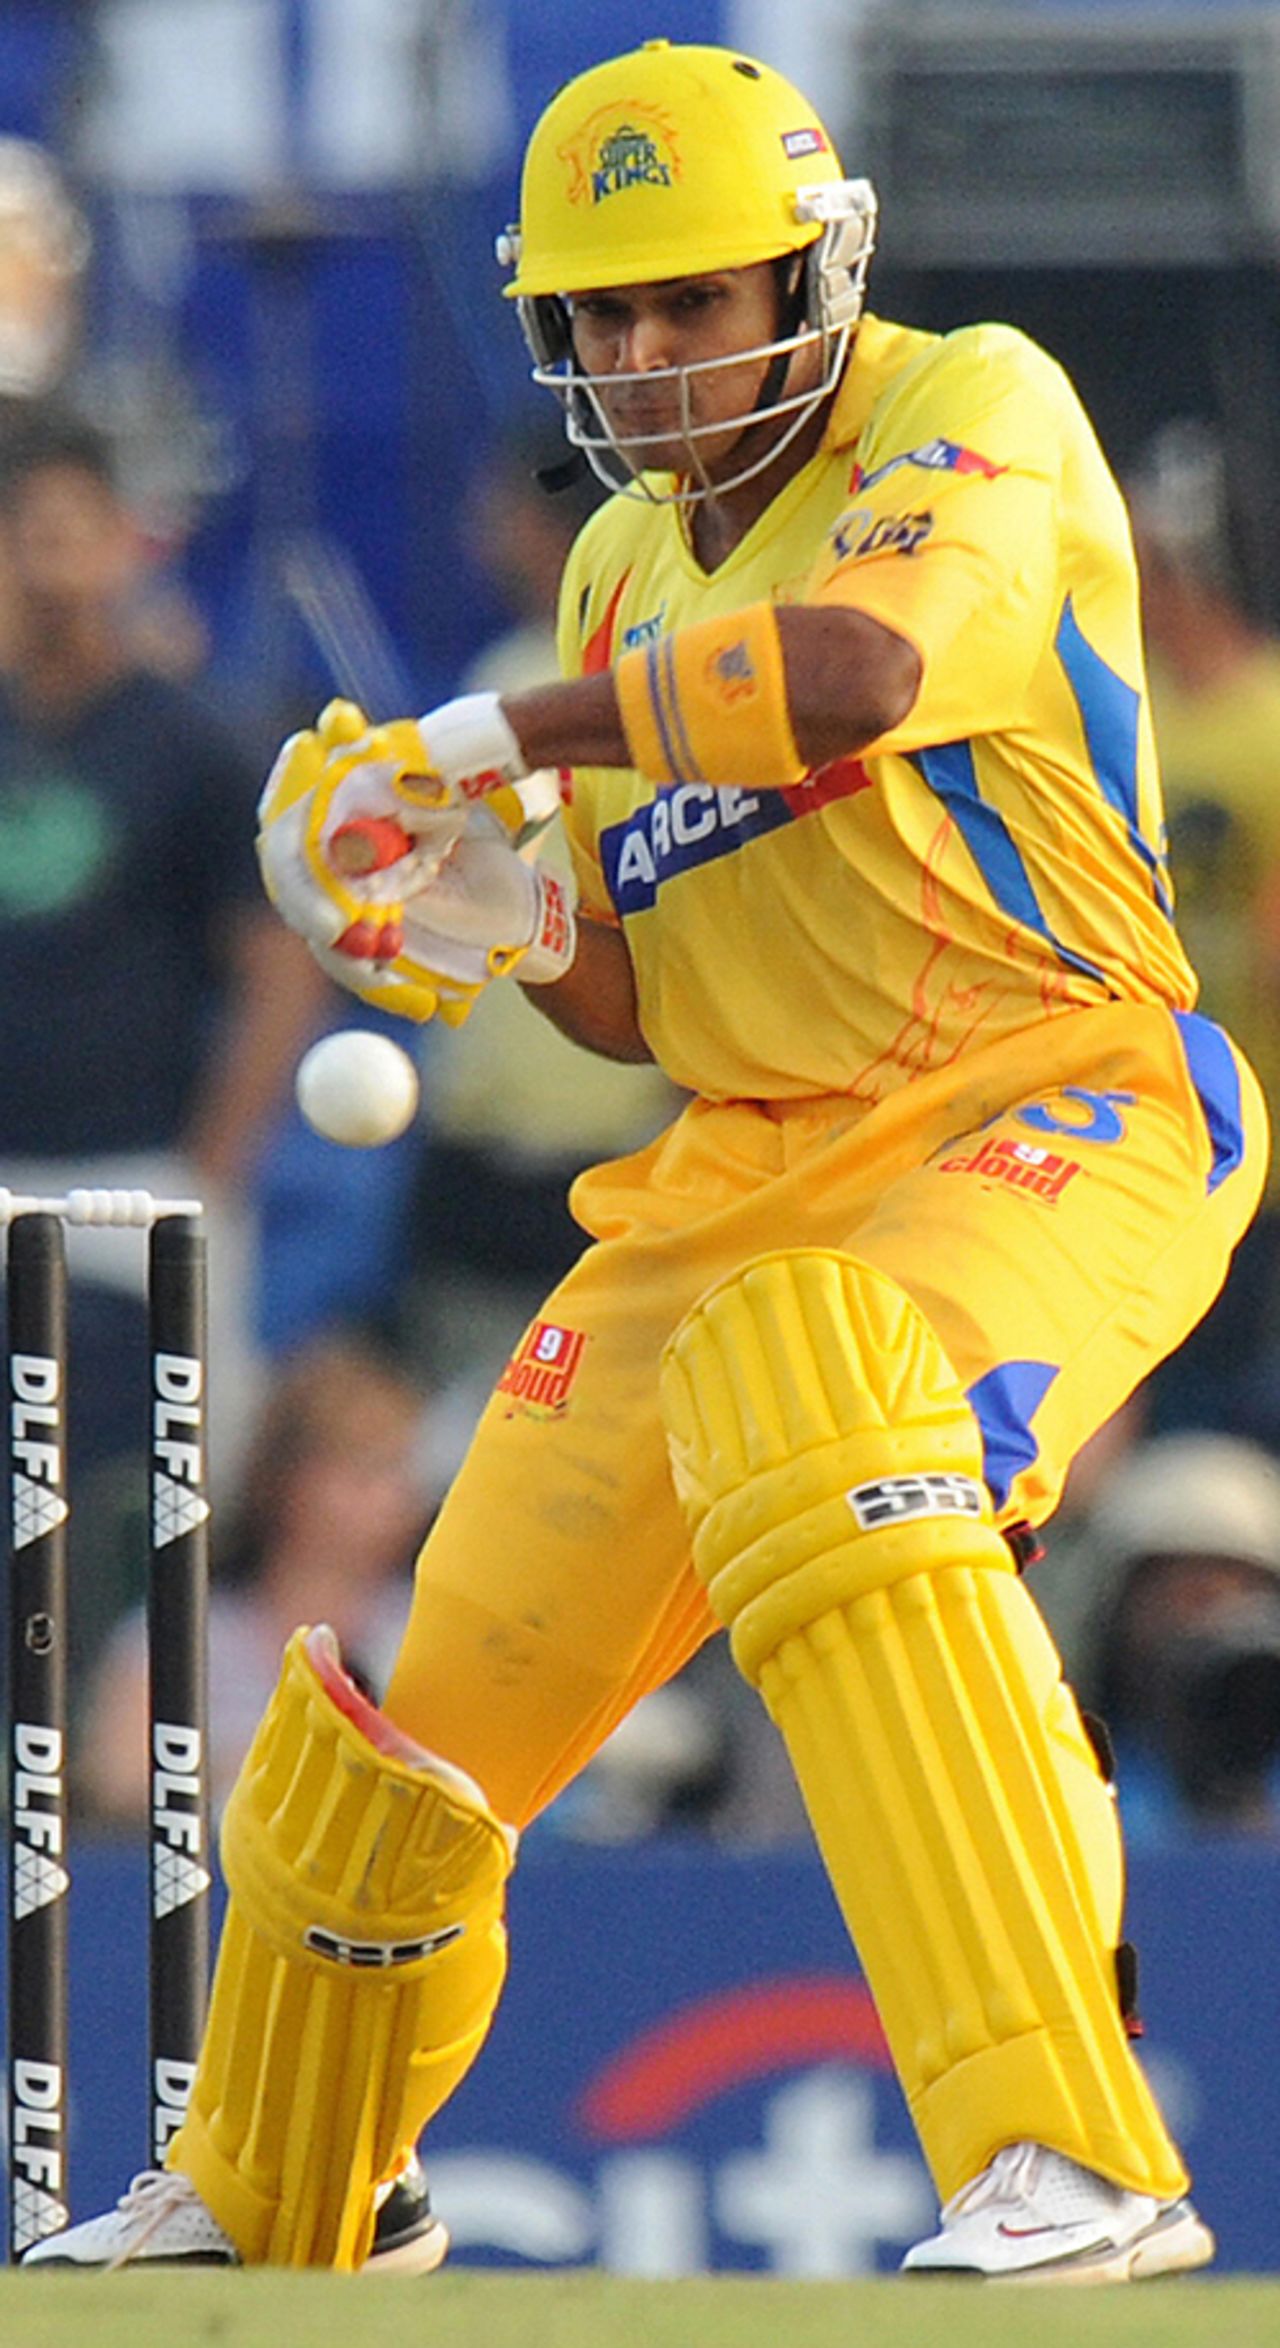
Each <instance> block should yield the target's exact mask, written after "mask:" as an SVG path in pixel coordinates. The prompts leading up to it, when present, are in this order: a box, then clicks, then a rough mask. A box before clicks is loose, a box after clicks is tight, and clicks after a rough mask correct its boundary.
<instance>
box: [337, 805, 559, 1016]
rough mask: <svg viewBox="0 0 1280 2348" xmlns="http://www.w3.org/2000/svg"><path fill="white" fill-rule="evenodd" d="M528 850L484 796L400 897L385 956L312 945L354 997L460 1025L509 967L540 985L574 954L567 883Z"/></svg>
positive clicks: (506, 974) (530, 983)
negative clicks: (391, 947)
mask: <svg viewBox="0 0 1280 2348" xmlns="http://www.w3.org/2000/svg"><path fill="white" fill-rule="evenodd" d="M535 857H536V851H534V852H532V853H531V852H530V851H529V850H528V849H525V850H521V849H519V848H517V847H516V845H515V843H514V840H513V837H512V833H511V831H510V829H509V827H508V825H507V823H506V822H505V821H504V819H503V818H502V816H501V815H500V814H499V812H498V811H497V809H496V808H495V806H494V804H493V802H492V801H491V800H487V799H486V800H476V801H475V802H474V803H473V805H472V806H471V807H469V808H468V809H467V810H466V813H465V821H464V825H463V829H462V832H461V834H460V835H459V837H458V838H457V839H456V840H455V841H454V842H453V844H452V846H451V847H450V849H449V852H448V854H447V856H446V857H445V858H444V860H443V861H442V863H441V864H440V866H439V868H438V870H437V871H436V872H435V873H434V874H433V876H432V878H431V879H430V880H428V881H427V882H426V884H425V885H424V886H423V887H422V888H420V889H418V890H416V891H415V893H414V894H413V896H411V897H410V898H409V899H408V900H407V902H406V904H405V907H404V918H403V923H402V926H401V932H400V937H399V942H398V950H397V952H396V953H395V955H394V956H393V957H392V958H391V959H390V960H387V959H378V960H376V961H371V960H368V959H361V958H359V957H356V956H353V955H352V954H351V952H350V951H349V950H346V949H344V950H341V951H339V950H338V949H337V948H333V947H329V948H325V947H313V949H312V951H313V952H314V953H315V956H316V959H317V961H318V962H319V963H320V965H321V967H322V968H323V969H324V970H327V971H328V973H329V975H330V977H331V978H335V979H336V980H337V981H338V984H339V985H340V986H345V987H347V988H348V989H349V990H350V991H351V992H352V993H353V994H357V995H359V996H360V997H361V999H362V1001H364V1002H366V1003H373V1004H376V1005H377V1007H378V1008H379V1009H380V1010H383V1011H392V1012H399V1013H400V1014H401V1015H402V1016H403V1017H404V1018H407V1019H416V1020H426V1019H433V1018H437V1017H438V1018H440V1019H443V1020H444V1021H445V1023H446V1024H447V1025H448V1026H450V1027H460V1026H461V1024H462V1022H463V1020H464V1019H465V1018H466V1016H467V1014H468V1012H469V1011H470V1009H471V1006H472V1004H473V1003H474V1002H475V1000H476V997H477V996H478V995H479V994H480V993H481V992H482V991H483V989H484V988H485V987H486V986H488V985H489V983H490V981H491V980H492V979H495V978H507V977H510V976H511V974H512V973H513V972H514V973H517V974H518V976H519V978H520V980H521V983H522V984H523V985H525V986H547V985H550V983H551V982H552V980H554V979H557V978H562V977H563V976H564V973H565V971H566V970H568V968H569V966H570V964H571V963H572V961H573V958H574V954H575V953H576V951H577V924H576V921H575V916H574V906H575V897H574V891H573V887H572V884H571V883H570V882H568V881H567V880H565V879H562V878H561V877H560V876H559V875H558V874H556V873H553V872H550V871H548V870H546V869H545V868H544V867H542V866H540V865H539V864H538V863H537V862H536V860H535Z"/></svg>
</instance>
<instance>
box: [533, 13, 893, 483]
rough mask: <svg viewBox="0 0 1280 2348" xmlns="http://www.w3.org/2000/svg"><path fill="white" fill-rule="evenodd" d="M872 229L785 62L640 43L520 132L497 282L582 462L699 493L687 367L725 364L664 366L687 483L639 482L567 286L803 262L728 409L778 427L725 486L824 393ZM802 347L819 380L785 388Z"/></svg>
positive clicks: (870, 192) (850, 322)
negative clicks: (778, 319) (515, 191)
mask: <svg viewBox="0 0 1280 2348" xmlns="http://www.w3.org/2000/svg"><path fill="white" fill-rule="evenodd" d="M875 228H876V199H875V191H874V189H873V188H872V186H871V183H870V181H869V180H866V179H854V180H849V179H846V178H845V177H844V175H843V172H842V169H841V165H840V158H839V156H838V155H837V153H836V150H835V146H834V144H833V141H832V139H831V137H830V135H829V133H828V131H827V130H826V128H825V125H824V124H823V123H822V122H821V120H820V119H819V117H818V115H817V113H816V112H815V111H814V108H813V107H812V106H811V105H810V103H809V101H808V99H807V98H804V97H802V96H801V94H800V92H799V91H798V90H797V89H795V88H794V87H793V85H792V84H791V83H790V82H788V81H784V79H783V77H782V75H781V74H779V73H775V72H774V71H773V69H772V67H771V66H768V65H761V64H759V63H758V62H757V61H756V59H755V58H752V57H744V56H742V55H741V54H740V53H739V52H738V51H737V50H734V49H721V48H711V47H703V46H697V45H674V44H673V43H671V42H670V41H646V42H645V44H644V46H643V48H640V49H633V50H631V51H629V52H628V53H627V55H626V56H623V57H614V58H611V59H609V60H608V62H607V63H605V64H603V65H597V66H594V67H592V69H591V70H590V71H589V72H587V73H583V74H579V75H578V76H577V78H576V79H575V80H574V81H571V82H569V83H567V84H566V85H565V87H564V88H563V89H562V90H560V91H559V92H558V94H557V95H556V96H555V97H554V98H553V99H552V101H551V103H550V105H549V106H548V107H547V109H546V111H545V113H544V114H543V115H542V117H541V119H540V120H539V122H538V123H537V125H536V126H535V128H534V131H533V135H532V137H531V139H530V141H529V146H528V150H527V153H526V156H525V165H524V174H523V178H522V181H521V189H520V218H519V221H518V222H517V223H516V224H515V225H514V226H512V227H511V228H509V229H508V230H507V231H506V233H505V235H503V236H501V237H499V239H498V257H499V259H500V260H501V261H502V262H503V263H504V264H505V265H506V266H507V267H508V268H509V269H510V270H511V276H510V278H509V280H508V283H507V285H506V287H505V288H504V290H505V292H506V293H507V294H508V296H510V297H511V298H512V299H513V300H514V301H515V302H516V304H517V306H518V309H519V313H520V323H521V326H522V327H523V330H524V334H525V339H526V341H527V343H528V345H529V350H530V353H531V355H532V358H533V362H534V366H533V376H534V381H535V382H536V383H539V384H541V385H543V386H544V387H545V388H546V389H548V390H551V391H554V392H555V393H556V395H557V397H558V398H559V399H560V401H561V404H562V406H563V408H564V414H565V425H566V430H567V432H568V435H569V438H570V440H571V441H572V442H573V443H574V444H575V446H576V447H577V448H579V449H580V450H581V451H582V452H583V454H584V455H585V456H586V458H587V459H588V461H589V463H590V464H591V466H592V468H593V470H594V471H596V472H597V473H598V474H599V475H600V478H601V479H602V480H603V481H605V482H606V484H607V485H608V486H609V487H611V488H619V487H626V486H632V487H638V488H639V489H640V491H641V493H642V494H643V495H645V496H647V497H651V498H657V499H658V500H659V502H666V501H667V500H668V499H671V498H675V499H678V500H679V501H680V502H690V501H695V500H696V499H698V498H700V497H702V496H706V495H708V494H710V493H711V484H710V482H709V481H708V480H707V478H706V475H705V473H704V472H703V470H702V467H701V462H700V457H699V443H700V440H701V439H702V438H703V437H704V428H703V427H701V426H700V425H699V424H698V422H697V418H696V407H697V385H698V378H699V376H701V375H705V374H706V373H708V372H709V371H710V369H712V368H714V367H716V366H718V365H720V364H722V362H719V361H711V362H708V363H706V364H705V365H704V366H702V367H696V366H694V367H686V368H679V369H673V370H672V371H671V372H672V373H673V374H674V375H676V376H677V377H678V378H679V379H680V393H681V404H682V410H683V413H684V415H685V431H684V438H685V441H686V446H687V448H688V451H689V464H690V480H689V481H681V482H678V483H676V485H675V486H673V487H670V488H659V487H657V486H656V485H655V482H654V480H653V479H652V478H651V477H647V476H646V469H645V446H644V443H643V442H642V441H637V440H632V441H630V442H629V441H627V440H626V439H625V438H624V437H623V436H622V435H620V434H619V433H618V432H617V431H616V430H615V429H614V428H613V426H612V425H611V424H610V423H609V421H608V418H607V416H606V414H605V413H604V411H603V408H602V405H601V402H600V400H599V398H598V397H597V390H598V388H599V386H598V382H597V379H596V378H594V377H591V376H588V375H585V374H583V373H582V372H581V370H580V369H579V367H578V365H577V361H576V358H575V356H574V351H573V338H572V327H571V316H570V307H571V299H572V296H573V295H574V294H575V293H582V292H585V291H586V290H587V289H588V288H595V287H601V288H604V287H616V286H626V285H642V284H647V283H651V282H661V281H662V280H664V279H671V278H678V277H697V276H702V275H709V274H711V273H713V272H715V271H717V270H729V269H747V268H752V267H755V266H756V265H757V264H759V263H762V262H768V261H780V262H782V261H785V260H786V258H787V256H788V255H796V256H797V257H798V258H797V260H796V264H795V271H794V284H793V286H792V289H791V292H790V293H789V296H788V308H789V316H788V318H787V321H786V327H785V330H784V331H783V332H781V333H780V334H779V336H778V338H777V340H776V341H774V342H773V343H770V344H766V345H762V346H761V351H760V353H758V354H754V355H761V356H765V357H768V358H770V359H771V360H772V362H773V364H772V366H771V369H770V373H769V375H768V376H767V378H766V385H765V390H764V392H763V394H762V397H761V399H760V400H758V401H757V402H756V404H755V406H754V407H753V408H752V410H751V411H750V413H749V414H748V415H744V416H743V417H742V418H741V419H739V420H740V422H741V423H742V425H743V427H744V429H745V428H746V426H747V425H749V424H752V423H756V422H758V421H759V420H760V418H761V417H762V416H779V417H783V416H785V417H787V418H788V419H789V421H788V423H787V427H786V432H785V437H784V438H783V439H781V440H779V441H777V442H776V443H775V444H774V446H773V447H772V448H770V449H768V450H766V451H765V452H764V454H763V455H761V456H760V457H758V458H757V460H756V461H755V462H754V463H753V464H752V465H751V466H750V468H749V469H748V470H747V471H746V472H744V473H742V474H739V475H735V476H733V478H732V479H730V480H727V481H726V480H722V481H721V482H720V483H719V487H720V488H721V489H722V490H723V489H727V488H730V487H732V486H734V483H735V481H736V480H739V479H749V478H750V477H751V474H752V473H755V472H760V471H763V470H764V468H765V467H766V466H767V465H768V464H769V463H770V462H772V461H773V458H774V456H776V455H777V454H778V453H779V452H780V450H781V448H783V447H784V446H785V445H786V444H787V442H788V441H789V440H790V439H792V438H793V437H794V435H795V434H796V432H798V431H799V430H800V429H801V428H802V426H803V424H804V422H805V419H806V416H807V415H809V414H811V413H812V412H813V409H814V407H815V406H816V405H817V404H819V403H820V402H821V401H822V400H823V399H825V398H826V397H827V396H828V394H829V393H830V392H831V391H832V390H833V388H834V386H835V383H836V382H837V381H838V378H839V373H840V369H841V367H842V366H843V363H844V357H845V353H846V351H847V348H848V342H849V337H850V335H851V333H852V331H853V328H854V326H855V325H856V324H857V321H858V318H859V316H860V314H861V310H862V301H863V290H864V286H865V282H866V273H867V268H868V264H869V262H870V259H871V253H872V250H873V247H874V244H875ZM800 256H802V257H803V258H799V257H800ZM566 297H568V298H567V299H566ZM812 343H818V344H820V345H821V346H822V350H823V369H822V375H821V379H820V381H819V382H818V384H817V385H816V387H813V388H810V389H808V390H806V391H804V392H802V393H800V394H797V395H794V396H793V395H788V394H787V393H786V390H785V383H786V377H787V373H788V366H789V361H790V358H791V356H792V354H793V353H794V352H795V351H796V350H798V349H800V348H803V347H804V346H805V345H806V344H812ZM745 355H753V354H745Z"/></svg>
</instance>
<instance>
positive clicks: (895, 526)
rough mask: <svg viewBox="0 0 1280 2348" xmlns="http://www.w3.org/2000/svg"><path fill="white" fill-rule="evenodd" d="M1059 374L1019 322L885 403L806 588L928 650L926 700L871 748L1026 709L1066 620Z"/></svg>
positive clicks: (970, 344) (950, 352) (925, 738)
mask: <svg viewBox="0 0 1280 2348" xmlns="http://www.w3.org/2000/svg"><path fill="white" fill-rule="evenodd" d="M1061 380H1062V379H1061V377H1060V374H1059V370H1058V369H1057V368H1056V366H1055V365H1054V362H1053V361H1052V360H1050V359H1048V358H1047V357H1046V356H1045V355H1044V353H1042V352H1040V351H1038V350H1037V349H1036V348H1035V347H1034V345H1032V344H1030V343H1028V342H1027V341H1026V339H1025V338H1024V337H1023V336H1021V335H1019V334H1017V333H1016V332H1014V331H1013V330H1011V329H1008V328H1004V327H974V328H968V329H965V330H963V331H962V332H960V333H957V334H953V335H950V336H948V337H947V339H946V341H945V342H944V344H943V345H942V347H941V350H940V351H939V352H937V353H936V354H933V355H931V356H930V357H929V358H928V360H927V361H925V362H923V363H922V364H920V365H918V366H916V367H913V368H911V369H909V370H908V371H907V373H906V376H905V377H904V378H903V379H901V380H900V381H899V382H898V383H896V384H895V385H894V386H893V388H892V389H891V390H890V392H889V394H888V395H887V397H886V398H885V399H884V400H883V401H882V402H881V403H880V405H879V407H878V408H877V409H876V411H874V412H873V415H872V418H871V421H870V423H869V425H868V427H867V429H866V430H865V431H864V433H863V436H862V439H861V441H860V443H859V447H858V465H857V468H856V471H855V474H854V479H853V484H852V487H851V491H850V499H849V504H848V506H847V508H846V510H845V512H844V513H843V514H842V515H841V516H840V519H839V521H838V522H837V523H836V525H835V528H834V529H833V530H832V531H831V532H830V533H829V534H828V537H827V539H826V541H825V544H824V547H823V552H822V555H821V556H820V558H819V561H818V563H817V565H816V566H815V569H814V571H813V573H812V575H811V579H810V582H809V587H808V591H807V595H806V600H807V601H809V602H816V603H821V604H843V605H847V606H849V607H850V608H851V609H855V610H858V611H863V612H866V613H867V614H868V615H869V616H870V617H871V618H872V619H876V620H879V621H881V622H882V623H883V625H884V626H885V627H887V628H892V629H893V630H894V631H895V632H896V633H897V634H898V635H900V636H904V637H906V638H907V640H908V641H909V642H910V643H911V644H913V645H914V646H915V648H916V650H917V652H918V653H919V655H920V659H921V663H922V679H921V686H920V691H919V694H918V697H917V699H916V702H915V704H914V706H913V708H912V709H911V711H910V712H909V714H908V716H907V718H906V719H905V720H904V721H903V723H902V724H901V725H900V726H896V727H894V728H893V730H892V732H891V733H887V734H885V735H883V736H881V737H880V738H879V739H878V740H877V741H876V742H875V743H873V744H871V745H869V749H870V750H871V751H872V752H874V753H878V752H882V751H907V750H912V749H917V748H921V747H923V746H926V745H928V744H931V743H940V742H948V741H955V740H960V739H965V738H968V737H970V736H972V735H974V734H983V733H994V732H998V731H999V730H1001V729H1002V728H1003V727H1006V726H1008V725H1011V724H1014V723H1015V722H1016V721H1017V719H1018V716H1019V713H1020V711H1021V710H1022V708H1023V706H1024V700H1025V692H1026V686H1027V681H1028V678H1029V677H1030V675H1031V673H1032V671H1033V669H1034V667H1035V664H1036V662H1037V661H1038V659H1039V657H1040V654H1041V652H1042V649H1043V645H1044V641H1045V637H1046V634H1047V633H1048V632H1049V630H1050V629H1051V628H1052V626H1053V624H1054V622H1055V620H1056V617H1057V614H1056V612H1055V610H1054V597H1055V593H1056V583H1057V580H1058V577H1059V566H1058V509H1059V489H1060V484H1061V476H1062V467H1063V433H1062V426H1061V419H1060V402H1061V396H1062V395H1061V390H1060V385H1061ZM865 754H866V753H864V755H865Z"/></svg>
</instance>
